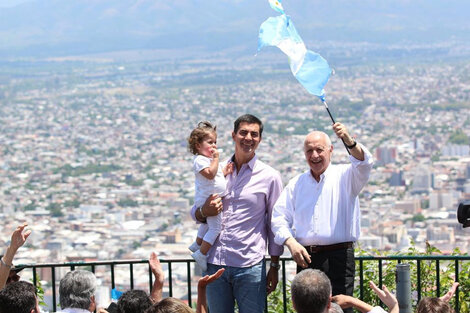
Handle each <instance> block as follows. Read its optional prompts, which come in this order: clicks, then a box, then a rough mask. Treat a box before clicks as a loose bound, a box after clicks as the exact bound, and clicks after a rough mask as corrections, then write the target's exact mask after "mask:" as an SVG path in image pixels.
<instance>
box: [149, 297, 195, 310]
mask: <svg viewBox="0 0 470 313" xmlns="http://www.w3.org/2000/svg"><path fill="white" fill-rule="evenodd" d="M145 313H194V311H193V310H192V309H191V308H190V307H189V306H188V305H187V304H186V303H184V302H183V301H181V300H178V299H175V298H171V297H170V298H165V299H163V300H162V301H160V302H158V303H154V304H153V305H152V306H151V307H150V308H148V309H147V311H145Z"/></svg>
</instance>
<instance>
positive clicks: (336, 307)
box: [328, 302, 343, 313]
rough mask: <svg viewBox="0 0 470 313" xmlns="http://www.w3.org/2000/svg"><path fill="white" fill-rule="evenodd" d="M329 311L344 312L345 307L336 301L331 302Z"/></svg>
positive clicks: (330, 312)
mask: <svg viewBox="0 0 470 313" xmlns="http://www.w3.org/2000/svg"><path fill="white" fill-rule="evenodd" d="M328 313H343V309H342V308H341V307H340V306H339V304H338V303H336V302H331V304H330V308H329V310H328Z"/></svg>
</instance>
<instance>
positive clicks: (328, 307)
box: [326, 146, 333, 312]
mask: <svg viewBox="0 0 470 313" xmlns="http://www.w3.org/2000/svg"><path fill="white" fill-rule="evenodd" d="M332 147H333V146H332ZM331 299H333V297H332V296H330V298H329V299H328V305H327V306H326V311H327V312H328V311H329V310H330V308H331Z"/></svg>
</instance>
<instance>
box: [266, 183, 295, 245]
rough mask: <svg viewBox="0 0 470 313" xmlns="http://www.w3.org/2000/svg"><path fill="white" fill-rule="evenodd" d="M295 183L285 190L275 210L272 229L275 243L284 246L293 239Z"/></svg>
mask: <svg viewBox="0 0 470 313" xmlns="http://www.w3.org/2000/svg"><path fill="white" fill-rule="evenodd" d="M293 185H294V184H293V182H292V181H291V182H289V184H288V185H287V186H286V187H285V188H284V190H283V191H282V193H281V195H280V196H279V198H278V199H277V201H276V204H275V205H274V208H273V217H272V221H271V228H272V231H273V233H274V242H275V243H277V244H279V245H283V244H284V242H286V240H287V239H289V238H290V237H293V236H294V234H293V232H292V224H293V220H294V202H293Z"/></svg>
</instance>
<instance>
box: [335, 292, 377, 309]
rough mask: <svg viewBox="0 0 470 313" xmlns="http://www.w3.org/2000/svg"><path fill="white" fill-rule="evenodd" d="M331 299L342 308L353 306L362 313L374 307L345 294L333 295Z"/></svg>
mask: <svg viewBox="0 0 470 313" xmlns="http://www.w3.org/2000/svg"><path fill="white" fill-rule="evenodd" d="M331 301H333V302H335V303H337V304H338V305H339V306H340V307H341V308H342V309H347V308H355V309H356V310H358V311H360V312H362V313H367V312H370V311H372V309H373V308H374V307H373V306H371V305H370V304H367V303H365V302H364V301H362V300H359V299H356V298H354V297H351V296H347V295H337V296H334V297H333V298H332V299H331Z"/></svg>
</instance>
